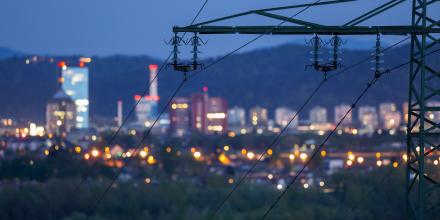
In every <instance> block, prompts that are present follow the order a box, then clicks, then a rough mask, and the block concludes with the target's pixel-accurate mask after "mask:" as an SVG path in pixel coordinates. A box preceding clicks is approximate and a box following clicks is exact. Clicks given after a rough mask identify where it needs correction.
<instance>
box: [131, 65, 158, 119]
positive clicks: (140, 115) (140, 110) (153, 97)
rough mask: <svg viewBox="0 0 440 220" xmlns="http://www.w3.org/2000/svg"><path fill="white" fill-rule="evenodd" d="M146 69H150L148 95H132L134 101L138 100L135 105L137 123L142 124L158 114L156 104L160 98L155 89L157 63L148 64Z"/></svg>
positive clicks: (156, 85) (156, 84)
mask: <svg viewBox="0 0 440 220" xmlns="http://www.w3.org/2000/svg"><path fill="white" fill-rule="evenodd" d="M148 69H149V70H150V76H149V79H150V81H149V83H150V87H149V89H150V90H149V95H148V96H144V97H141V96H140V95H136V96H135V97H134V99H135V102H138V101H139V103H138V105H137V106H136V117H137V120H138V123H140V124H144V125H148V124H151V123H152V122H153V121H154V120H155V119H156V117H157V116H158V114H159V112H158V106H159V99H160V98H159V95H158V91H157V87H158V83H157V81H158V80H157V79H156V78H157V65H155V64H151V65H149V66H148ZM147 127H148V126H147Z"/></svg>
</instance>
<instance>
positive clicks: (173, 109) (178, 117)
mask: <svg viewBox="0 0 440 220" xmlns="http://www.w3.org/2000/svg"><path fill="white" fill-rule="evenodd" d="M169 113H170V116H169V118H170V129H171V133H172V134H174V135H176V136H179V137H181V136H183V135H185V134H187V133H188V132H189V131H190V108H189V99H188V98H184V97H176V98H174V99H173V101H172V102H171V103H170V109H169Z"/></svg>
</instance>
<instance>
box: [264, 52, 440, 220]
mask: <svg viewBox="0 0 440 220" xmlns="http://www.w3.org/2000/svg"><path fill="white" fill-rule="evenodd" d="M438 51H440V49H437V50H434V51H431V52H430V53H427V54H425V55H424V57H426V56H429V55H431V54H433V53H436V52H438ZM411 62H412V60H410V61H408V62H405V63H402V64H400V65H397V66H395V67H392V68H390V69H387V70H385V71H382V72H376V73H375V75H374V78H373V79H372V80H370V81H369V82H368V83H367V86H366V87H365V88H364V89H363V90H362V92H361V93H360V95H359V96H358V97H357V98H356V99H355V101H354V102H353V104H352V105H351V106H350V108H349V110H348V111H347V112H346V113H345V114H344V116H343V117H342V118H341V120H339V122H338V123H337V124H336V126H335V128H334V129H333V130H332V131H331V132H330V133H329V134H328V135H327V136H326V138H325V139H324V140H323V142H322V143H321V144H320V145H319V146H318V148H317V149H316V150H315V151H314V152H313V154H312V156H311V157H310V159H309V160H307V161H306V163H305V164H304V166H303V167H302V168H301V169H300V171H299V172H298V173H297V174H296V175H295V177H294V178H293V179H292V180H291V182H290V183H289V184H288V185H287V186H286V189H284V190H283V192H281V194H280V195H279V196H278V197H277V198H276V200H275V201H274V202H273V203H272V205H271V206H270V207H269V209H268V210H267V211H266V212H265V213H264V215H263V216H262V217H261V219H265V218H266V217H267V216H268V214H269V213H270V212H271V211H272V210H273V208H274V207H275V206H276V205H277V204H278V202H279V201H280V200H281V198H282V197H283V196H284V195H285V194H286V193H287V191H288V190H289V188H290V187H291V186H292V185H293V184H294V183H295V182H296V180H297V179H298V177H299V176H300V175H301V174H302V173H303V172H304V170H305V169H306V168H307V166H308V165H309V164H310V163H311V161H312V160H313V158H315V157H316V155H317V154H318V152H319V151H320V150H321V148H322V147H323V146H324V145H325V144H326V143H327V141H328V140H329V138H330V137H331V136H332V135H333V134H334V133H335V131H336V130H337V129H338V127H339V126H340V125H341V123H342V122H343V121H344V120H345V118H346V117H347V115H348V114H349V113H350V112H351V111H352V110H353V109H354V108H355V107H356V105H357V103H358V102H359V101H360V99H361V98H362V97H363V96H364V95H365V94H366V93H367V91H368V90H369V89H370V88H371V87H372V86H373V85H374V84H375V83H376V82H377V81H378V80H379V79H380V77H381V76H382V75H383V74H388V73H390V72H392V71H394V70H396V69H399V68H401V67H403V66H405V65H408V64H409V63H411Z"/></svg>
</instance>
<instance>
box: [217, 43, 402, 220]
mask: <svg viewBox="0 0 440 220" xmlns="http://www.w3.org/2000/svg"><path fill="white" fill-rule="evenodd" d="M409 38H410V37H407V38H404V39H403V40H400V41H398V42H396V43H395V44H393V45H390V46H389V47H387V48H384V49H383V50H381V51H380V52H384V51H386V50H389V49H391V48H393V47H395V46H397V45H399V44H401V43H403V42H404V41H405V40H407V39H409ZM374 56H375V55H372V56H369V57H367V58H365V59H362V60H361V61H359V62H357V63H355V64H353V65H351V66H349V67H347V68H345V69H343V70H340V71H338V72H337V73H336V74H334V75H331V76H332V77H328V79H330V78H333V77H334V76H338V75H339V74H341V73H343V72H345V71H347V70H349V69H351V68H353V67H355V66H358V65H360V64H362V63H364V62H366V61H368V60H370V59H371V58H373V57H374ZM326 81H327V80H326V79H324V80H322V81H321V83H319V85H318V86H317V87H316V88H315V89H314V90H313V92H312V93H311V94H310V96H309V97H308V98H307V99H306V101H305V102H304V103H303V104H302V105H301V107H300V108H299V110H298V111H297V112H296V113H295V114H294V115H293V117H292V118H291V119H290V120H289V122H288V123H287V125H285V126H284V127H283V129H282V130H281V131H280V132H279V133H278V135H277V136H276V137H275V139H274V140H273V141H272V142H271V144H270V145H269V146H268V147H267V148H266V149H264V151H263V153H262V154H261V155H260V157H259V158H258V159H257V160H256V161H255V162H254V163H253V164H252V166H251V168H249V169H248V170H247V171H246V173H245V174H244V175H243V176H242V177H241V178H240V180H239V181H238V182H237V184H235V185H234V187H233V188H232V190H231V191H229V193H228V194H227V195H226V197H225V198H224V199H223V200H222V201H221V202H220V205H218V206H217V208H216V209H215V210H214V212H213V214H212V215H210V217H209V219H213V218H214V216H215V215H216V214H217V213H218V212H219V211H220V209H221V208H222V207H223V206H224V204H225V203H226V201H227V200H229V198H230V197H231V195H232V194H233V193H234V192H235V191H236V190H237V188H238V187H239V186H240V185H241V184H242V183H243V181H244V180H245V179H246V178H247V177H248V176H249V175H250V174H251V173H252V172H253V170H254V169H255V167H256V166H257V165H258V164H259V163H260V162H261V160H262V159H263V157H264V156H265V155H266V153H267V151H268V150H269V149H271V148H273V146H275V144H276V143H277V142H278V140H279V138H280V137H281V135H282V134H283V133H284V132H285V131H286V130H287V128H288V127H289V126H290V124H291V123H292V122H293V120H295V118H296V117H297V116H298V114H299V113H300V112H301V111H302V110H303V109H304V107H305V106H306V105H307V104H308V103H309V102H310V100H311V99H312V98H313V97H314V96H315V94H316V93H317V92H318V90H319V89H320V88H321V87H322V86H323V84H324V83H325V82H326Z"/></svg>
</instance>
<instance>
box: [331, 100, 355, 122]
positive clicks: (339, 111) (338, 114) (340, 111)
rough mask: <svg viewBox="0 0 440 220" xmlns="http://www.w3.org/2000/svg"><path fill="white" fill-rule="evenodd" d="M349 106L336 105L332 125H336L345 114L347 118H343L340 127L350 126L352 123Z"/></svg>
mask: <svg viewBox="0 0 440 220" xmlns="http://www.w3.org/2000/svg"><path fill="white" fill-rule="evenodd" d="M349 111H350V105H347V104H341V105H337V106H335V118H334V123H335V124H337V123H339V121H340V120H342V118H343V117H344V115H345V114H347V112H348V114H347V116H346V117H345V118H344V121H342V123H341V125H342V126H350V125H351V124H352V122H353V117H352V112H351V111H350V112H349Z"/></svg>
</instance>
